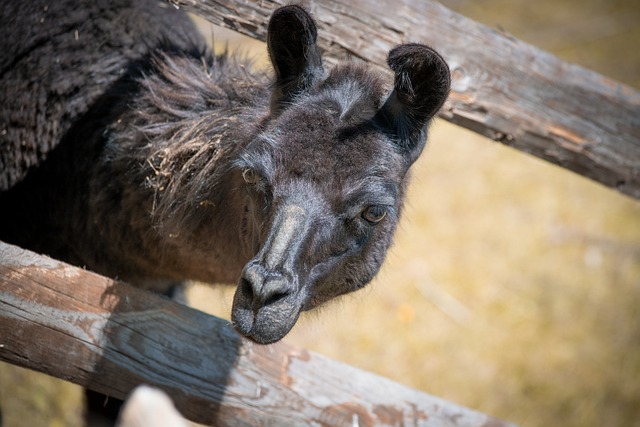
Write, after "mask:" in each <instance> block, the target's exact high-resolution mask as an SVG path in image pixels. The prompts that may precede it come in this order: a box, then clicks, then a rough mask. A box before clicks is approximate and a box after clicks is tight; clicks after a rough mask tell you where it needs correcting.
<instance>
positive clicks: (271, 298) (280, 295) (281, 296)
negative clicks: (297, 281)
mask: <svg viewBox="0 0 640 427" xmlns="http://www.w3.org/2000/svg"><path fill="white" fill-rule="evenodd" d="M288 295H289V293H288V292H276V293H274V294H273V295H271V296H269V297H267V299H265V301H264V305H265V306H267V305H271V304H275V303H277V302H278V301H280V300H282V299H284V298H285V297H287V296H288Z"/></svg>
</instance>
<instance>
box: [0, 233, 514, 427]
mask: <svg viewBox="0 0 640 427" xmlns="http://www.w3.org/2000/svg"><path fill="white" fill-rule="evenodd" d="M0 360H3V361H6V362H9V363H12V364H15V365H18V366H23V367H26V368H30V369H34V370H37V371H40V372H44V373H46V374H49V375H52V376H55V377H58V378H62V379H65V380H68V381H71V382H74V383H76V384H80V385H82V386H85V387H87V388H90V389H93V390H96V391H99V392H101V393H105V394H107V395H110V396H114V397H116V398H120V399H123V398H124V397H125V396H127V395H128V394H129V393H130V392H131V390H133V389H134V388H135V387H136V386H137V385H139V384H141V383H146V384H149V385H152V386H155V387H158V388H160V389H162V390H164V391H165V392H166V393H167V394H168V395H169V396H170V397H171V398H172V399H173V400H174V402H175V403H176V407H177V408H178V409H179V410H180V411H181V412H182V414H183V415H185V416H186V418H188V419H190V420H193V421H196V422H200V423H205V424H210V425H216V426H272V425H278V426H287V425H291V426H400V425H402V426H413V425H415V426H425V427H429V426H433V427H436V426H438V427H440V426H460V427H462V426H469V427H471V426H478V427H480V426H495V427H498V426H507V425H509V424H507V423H504V422H502V421H500V420H497V419H494V418H492V417H489V416H486V415H484V414H481V413H478V412H475V411H472V410H469V409H466V408H463V407H460V406H458V405H455V404H452V403H449V402H446V401H444V400H442V399H439V398H437V397H434V396H430V395H428V394H426V393H422V392H420V391H417V390H412V389H410V388H407V387H405V386H402V385H400V384H397V383H395V382H393V381H390V380H388V379H385V378H382V377H379V376H377V375H374V374H372V373H368V372H364V371H361V370H359V369H356V368H354V367H351V366H348V365H345V364H343V363H340V362H336V361H333V360H330V359H328V358H326V357H323V356H321V355H318V354H314V353H312V352H309V351H306V350H303V349H300V348H296V347H293V346H291V345H288V344H286V343H278V344H274V345H269V346H260V345H257V344H253V343H252V342H249V341H247V340H245V339H243V338H241V337H240V336H239V335H238V334H236V333H235V332H234V330H233V329H232V327H231V326H230V325H229V324H228V322H226V321H224V320H221V319H218V318H215V317H212V316H209V315H206V314H204V313H202V312H199V311H197V310H194V309H191V308H189V307H186V306H182V305H179V304H176V303H174V302H173V301H171V300H169V299H166V298H163V297H161V296H158V295H155V294H151V293H149V292H146V291H143V290H140V289H137V288H133V287H131V286H128V285H126V284H124V283H120V282H117V281H113V280H111V279H107V278H105V277H102V276H99V275H97V274H94V273H91V272H88V271H86V270H82V269H79V268H76V267H73V266H70V265H68V264H64V263H62V262H58V261H55V260H52V259H50V258H47V257H45V256H41V255H37V254H35V253H32V252H29V251H26V250H23V249H20V248H18V247H15V246H12V245H8V244H5V243H2V242H0Z"/></svg>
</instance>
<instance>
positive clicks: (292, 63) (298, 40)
mask: <svg viewBox="0 0 640 427" xmlns="http://www.w3.org/2000/svg"><path fill="white" fill-rule="evenodd" d="M317 38H318V30H317V28H316V24H315V22H314V21H313V18H311V15H309V13H307V11H306V10H304V9H303V8H302V7H300V6H297V5H289V6H284V7H281V8H279V9H277V10H276V11H275V12H274V13H273V15H272V16H271V19H270V20H269V28H268V30H267V49H268V51H269V59H271V64H273V68H274V71H275V74H276V82H275V87H274V88H273V93H272V94H271V110H272V111H277V110H279V109H280V108H282V105H283V103H286V102H288V101H290V100H291V99H292V98H293V97H294V96H295V95H296V94H298V93H300V92H302V91H304V90H305V89H307V88H308V87H310V86H311V85H312V84H313V83H314V82H315V81H316V80H317V79H319V78H320V77H322V74H323V69H322V59H321V57H320V51H319V50H318V46H317V45H316V40H317Z"/></svg>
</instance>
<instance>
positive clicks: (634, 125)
mask: <svg viewBox="0 0 640 427" xmlns="http://www.w3.org/2000/svg"><path fill="white" fill-rule="evenodd" d="M170 1H171V2H172V3H174V4H175V5H179V6H181V7H184V8H185V9H187V10H189V11H191V12H194V13H196V14H198V15H200V16H202V17H203V18H205V19H207V20H209V21H211V22H212V23H214V24H218V25H222V26H225V27H228V28H231V29H233V30H236V31H238V32H240V33H243V34H246V35H248V36H251V37H253V38H256V39H259V40H265V38H266V24H267V22H268V19H269V16H270V14H271V12H272V11H273V9H275V8H276V7H278V6H280V5H282V4H284V3H288V1H287V0H278V1H274V0H197V1H196V0H170ZM301 3H303V4H304V5H306V6H307V7H308V8H309V9H310V10H311V12H312V13H313V14H314V16H315V18H316V19H317V21H318V25H319V44H320V47H321V49H322V50H323V51H324V52H325V54H326V55H327V56H328V57H329V58H333V59H342V58H346V57H357V58H360V59H362V60H364V61H368V62H370V63H372V64H375V65H377V66H380V67H384V68H385V69H386V56H387V52H388V51H389V50H390V49H391V48H392V47H393V46H395V45H397V44H399V43H405V42H411V41H420V42H424V43H427V44H429V45H431V46H432V47H434V48H435V49H436V50H437V51H439V52H440V53H441V54H442V55H443V56H444V58H445V59H446V60H447V62H448V63H449V65H450V67H451V71H452V74H453V87H452V92H451V96H450V98H449V101H448V102H447V103H446V104H445V106H444V108H443V110H442V112H441V116H442V117H443V118H445V119H446V120H449V121H451V122H453V123H455V124H458V125H460V126H463V127H465V128H467V129H470V130H472V131H474V132H477V133H480V134H482V135H485V136H487V137H489V138H491V139H493V140H495V141H499V142H501V143H503V144H506V145H509V146H511V147H514V148H517V149H519V150H522V151H525V152H527V153H530V154H533V155H534V156H537V157H540V158H542V159H545V160H548V161H550V162H552V163H555V164H557V165H560V166H562V167H564V168H567V169H570V170H572V171H574V172H577V173H579V174H582V175H584V176H586V177H589V178H591V179H593V180H595V181H598V182H600V183H602V184H604V185H606V186H608V187H611V188H615V189H617V190H618V191H620V192H622V193H624V194H627V195H629V196H632V197H635V198H640V92H638V91H636V90H635V89H633V88H631V87H629V86H626V85H624V84H621V83H618V82H615V81H613V80H611V79H608V78H606V77H603V76H601V75H599V74H597V73H594V72H592V71H589V70H587V69H584V68H581V67H579V66H576V65H572V64H569V63H567V62H564V61H561V60H560V59H558V58H557V57H555V56H553V55H551V54H549V53H547V52H544V51H541V50H539V49H537V48H535V47H533V46H531V45H528V44H526V43H524V42H522V41H519V40H517V39H515V38H514V37H512V36H510V35H508V34H505V33H502V32H499V31H496V30H493V29H490V28H488V27H486V26H483V25H481V24H479V23H477V22H474V21H472V20H470V19H468V18H465V17H463V16H461V15H459V14H457V13H455V12H452V11H451V10H449V9H447V8H445V7H444V6H442V5H441V4H439V3H437V2H435V1H429V0H377V1H370V0H303V1H302V2H301Z"/></svg>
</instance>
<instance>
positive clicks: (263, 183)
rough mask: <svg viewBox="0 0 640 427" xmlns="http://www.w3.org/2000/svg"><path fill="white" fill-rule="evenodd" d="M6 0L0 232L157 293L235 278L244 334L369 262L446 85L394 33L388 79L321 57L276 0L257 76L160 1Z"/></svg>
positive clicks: (432, 62)
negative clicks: (264, 70)
mask: <svg viewBox="0 0 640 427" xmlns="http://www.w3.org/2000/svg"><path fill="white" fill-rule="evenodd" d="M0 3H1V4H0V31H1V32H2V38H1V40H0V73H1V74H0V99H1V100H2V105H1V106H0V167H1V171H0V206H1V207H0V212H1V213H0V215H1V218H0V219H1V220H0V239H2V240H4V241H6V242H10V243H13V244H17V245H20V246H22V247H25V248H29V249H32V250H35V251H38V252H41V253H45V254H49V255H51V256H53V257H55V258H58V259H61V260H64V261H67V262H69V263H72V264H75V265H78V266H85V267H87V268H89V269H91V270H93V271H96V272H98V273H101V274H104V275H107V276H110V277H117V278H119V279H122V280H125V281H128V282H130V283H132V284H135V285H137V286H141V287H144V288H147V289H150V290H153V291H157V292H166V291H167V290H168V289H169V288H170V287H171V286H172V285H173V284H175V283H177V282H179V281H183V280H187V279H193V280H201V281H206V282H218V283H220V282H224V283H232V282H236V283H237V290H236V293H235V298H234V301H233V308H232V320H233V324H234V326H235V328H236V329H237V330H238V331H239V332H240V333H241V334H242V335H244V336H246V337H248V338H250V339H252V340H254V341H256V342H258V343H271V342H275V341H278V340H280V339H281V338H282V337H284V336H285V335H286V334H287V333H288V332H289V330H290V329H291V328H292V327H293V325H294V324H295V322H296V320H297V319H298V316H299V315H300V312H301V311H304V310H310V309H313V308H314V307H317V306H319V305H320V304H322V303H324V302H325V301H328V300H330V299H332V298H334V297H337V296H339V295H341V294H345V293H348V292H352V291H355V290H357V289H360V288H362V287H363V286H365V285H366V284H367V283H368V282H369V281H370V280H371V279H372V278H373V277H374V275H375V274H376V273H377V272H378V270H379V268H380V266H381V264H382V262H383V260H384V258H385V253H386V252H387V249H388V247H389V245H390V243H391V240H392V236H393V234H394V230H395V228H396V224H397V222H398V217H399V215H400V211H401V207H402V203H403V197H404V195H405V190H406V187H407V181H408V170H409V167H410V166H411V164H412V163H413V162H414V161H415V160H416V159H417V158H418V156H419V155H420V153H421V152H422V150H423V148H424V146H425V141H426V127H427V124H428V122H429V120H430V119H431V118H432V117H433V116H434V115H435V114H436V113H437V111H438V109H439V108H440V107H441V106H442V104H443V102H444V100H445V98H446V97H447V94H448V92H449V86H450V76H449V69H448V67H447V64H446V63H445V62H444V60H443V59H442V58H441V57H440V56H439V55H438V54H437V53H436V52H434V51H433V50H432V49H430V48H429V47H427V46H424V45H421V44H404V45H400V46H398V47H396V48H394V49H393V50H391V52H389V59H388V64H389V67H390V68H391V70H392V71H393V72H394V74H395V79H394V82H393V84H392V83H391V82H390V81H388V79H387V78H386V76H385V75H383V74H380V73H378V72H376V71H374V70H372V69H371V68H370V67H367V66H366V65H364V64H358V63H343V64H340V65H337V66H335V67H334V68H332V69H331V70H325V69H324V68H323V65H322V60H321V56H320V51H319V49H318V47H317V46H316V38H317V30H316V25H315V23H314V21H313V19H312V18H311V17H310V15H309V14H308V13H307V12H306V11H305V10H304V9H303V8H301V7H299V6H285V7H282V8H280V9H278V10H276V11H275V12H274V14H273V16H272V18H271V20H270V22H269V27H268V39H267V42H268V43H267V45H268V53H269V57H270V60H271V63H272V65H273V76H271V77H269V76H267V75H263V74H259V73H252V72H250V64H249V63H247V62H246V61H243V60H242V59H239V58H234V57H228V56H221V57H215V56H214V55H213V54H212V53H211V52H210V51H209V50H207V48H206V46H205V44H204V43H203V41H202V39H201V37H200V36H199V35H198V34H197V31H196V30H195V27H194V26H193V25H192V24H191V22H190V20H189V18H188V17H187V16H186V15H185V14H184V13H182V12H181V11H178V10H175V9H174V8H173V7H171V6H170V5H168V4H165V3H162V2H159V1H156V0H144V1H143V0H140V1H135V0H97V1H90V2H79V3H78V2H74V1H70V0H60V1H56V2H51V1H48V0H47V1H40V0H37V1H14V0H3V1H0Z"/></svg>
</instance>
